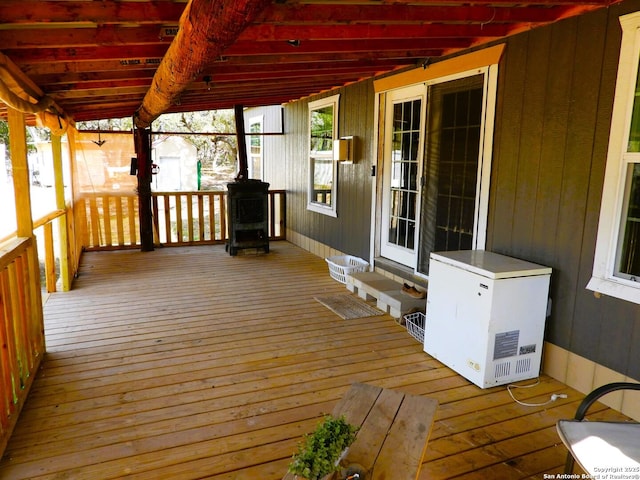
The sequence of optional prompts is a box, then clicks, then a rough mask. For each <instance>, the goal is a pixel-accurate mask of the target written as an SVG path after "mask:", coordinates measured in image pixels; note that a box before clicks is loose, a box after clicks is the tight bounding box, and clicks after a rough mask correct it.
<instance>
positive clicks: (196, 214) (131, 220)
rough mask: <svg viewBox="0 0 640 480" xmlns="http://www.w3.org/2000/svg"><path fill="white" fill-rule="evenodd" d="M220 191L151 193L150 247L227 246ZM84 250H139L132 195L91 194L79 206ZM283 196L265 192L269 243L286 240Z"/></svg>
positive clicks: (223, 196) (223, 194)
mask: <svg viewBox="0 0 640 480" xmlns="http://www.w3.org/2000/svg"><path fill="white" fill-rule="evenodd" d="M226 197H227V194H226V192H224V191H198V192H154V193H153V194H152V209H153V225H154V242H155V243H156V244H159V245H165V246H181V245H211V244H219V243H225V242H226V241H227V238H228V234H227V220H226V219H227V211H226V204H227V202H226ZM77 211H80V212H81V216H82V217H83V218H82V219H81V221H82V223H83V224H84V225H86V229H83V230H84V232H83V235H84V241H83V243H84V248H85V249H87V250H107V249H122V248H134V247H138V246H139V245H140V238H139V233H138V232H139V220H138V198H137V196H135V195H134V194H114V193H105V194H89V195H84V196H83V197H82V198H81V199H79V201H78V202H77ZM285 219H286V193H285V191H284V190H271V191H269V238H270V240H283V239H285V234H286V224H285Z"/></svg>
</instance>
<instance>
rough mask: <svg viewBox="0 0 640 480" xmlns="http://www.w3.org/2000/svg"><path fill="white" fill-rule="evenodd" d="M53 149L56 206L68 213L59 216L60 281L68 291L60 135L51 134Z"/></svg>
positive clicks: (68, 258)
mask: <svg viewBox="0 0 640 480" xmlns="http://www.w3.org/2000/svg"><path fill="white" fill-rule="evenodd" d="M51 149H52V152H53V176H54V186H55V192H56V208H57V209H58V210H64V211H65V212H66V213H65V214H64V215H63V216H62V217H60V218H58V237H59V248H60V282H61V284H62V291H63V292H68V291H69V290H70V289H71V277H70V275H69V262H70V257H69V230H68V220H67V215H68V213H69V212H68V210H67V205H66V201H65V198H64V177H63V174H62V141H61V137H60V136H58V135H53V134H52V135H51Z"/></svg>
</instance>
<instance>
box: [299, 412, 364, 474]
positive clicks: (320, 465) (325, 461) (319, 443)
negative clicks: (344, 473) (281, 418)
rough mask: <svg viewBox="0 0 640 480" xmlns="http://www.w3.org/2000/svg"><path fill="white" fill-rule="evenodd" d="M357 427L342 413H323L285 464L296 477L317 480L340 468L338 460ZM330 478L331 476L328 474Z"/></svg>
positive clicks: (354, 435)
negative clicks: (338, 414)
mask: <svg viewBox="0 0 640 480" xmlns="http://www.w3.org/2000/svg"><path fill="white" fill-rule="evenodd" d="M357 431H358V429H357V427H355V426H354V425H351V424H349V423H348V422H347V421H346V420H345V418H344V416H341V417H339V418H334V417H332V416H331V415H327V416H326V417H325V418H324V420H323V421H322V422H321V423H319V424H318V426H317V427H316V429H315V431H314V432H313V433H310V434H308V435H305V437H304V440H303V441H302V442H301V443H300V444H299V445H298V451H297V452H296V453H295V454H294V455H293V458H292V461H291V463H290V464H289V472H291V473H293V474H294V475H296V478H298V479H307V480H320V479H323V478H325V476H328V475H332V476H333V475H334V474H335V472H337V471H339V470H340V460H341V459H342V457H343V456H344V455H345V454H346V450H347V449H348V448H349V445H351V444H352V443H353V441H354V440H355V438H356V433H357ZM328 478H332V477H328Z"/></svg>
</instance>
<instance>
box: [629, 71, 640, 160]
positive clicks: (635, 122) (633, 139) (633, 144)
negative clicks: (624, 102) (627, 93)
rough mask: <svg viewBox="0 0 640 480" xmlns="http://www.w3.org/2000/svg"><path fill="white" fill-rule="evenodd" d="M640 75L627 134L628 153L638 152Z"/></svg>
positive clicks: (637, 80)
mask: <svg viewBox="0 0 640 480" xmlns="http://www.w3.org/2000/svg"><path fill="white" fill-rule="evenodd" d="M638 98H640V75H638V77H637V78H636V94H635V96H634V100H633V112H632V114H631V131H630V132H629V145H628V146H627V151H628V152H640V101H638Z"/></svg>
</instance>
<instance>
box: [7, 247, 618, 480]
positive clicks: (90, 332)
mask: <svg viewBox="0 0 640 480" xmlns="http://www.w3.org/2000/svg"><path fill="white" fill-rule="evenodd" d="M327 254H328V252H327ZM74 285H75V288H74V289H73V290H72V291H70V292H66V293H54V294H51V295H50V297H49V298H48V299H47V301H46V303H45V305H44V317H45V332H46V335H45V338H46V345H47V353H46V355H45V357H44V359H43V362H42V365H41V368H40V371H39V372H38V374H37V376H36V378H35V380H34V383H33V386H32V389H31V393H30V396H29V399H28V401H27V402H26V404H25V407H24V409H23V411H22V413H21V416H20V418H19V420H18V423H17V426H16V428H15V431H14V433H13V436H12V437H11V439H10V440H9V443H8V446H7V449H6V451H5V456H4V458H3V459H2V462H1V463H0V478H1V479H12V480H20V479H27V478H28V479H32V480H36V479H37V480H44V479H54V478H55V479H60V478H73V479H101V480H106V479H115V478H135V479H162V478H171V479H196V478H216V479H258V478H259V479H262V480H269V479H273V480H276V479H280V478H282V476H283V475H284V473H285V472H286V469H287V465H288V463H289V459H290V457H291V454H292V453H293V452H294V451H295V448H296V445H297V443H298V442H299V441H300V439H301V437H302V435H303V434H304V433H307V432H310V431H311V430H313V428H314V427H315V425H316V423H317V422H318V421H319V419H320V418H321V416H322V415H323V414H325V413H328V412H330V411H331V410H332V408H333V406H334V405H335V403H336V402H337V401H338V399H339V398H340V397H341V396H342V395H343V394H344V393H345V392H346V390H347V389H348V388H349V386H350V385H351V383H353V382H366V383H371V384H374V385H378V386H382V387H387V388H394V389H399V390H402V391H404V392H408V393H412V394H418V395H424V396H429V397H433V398H436V399H437V400H438V401H439V404H440V406H439V408H438V411H437V414H436V417H435V423H434V426H433V430H432V432H431V437H430V441H429V445H428V448H427V453H426V456H425V463H424V464H423V468H422V473H421V476H420V478H423V479H427V478H429V479H444V478H478V479H480V478H482V479H486V478H495V479H501V478H504V479H517V478H522V479H525V478H543V475H544V474H551V473H559V472H561V471H562V466H563V463H564V459H565V454H566V450H565V448H564V447H563V446H562V444H561V443H560V440H559V438H558V436H557V433H556V431H555V422H556V421H557V420H558V419H560V418H568V417H571V416H572V415H573V413H574V412H575V409H576V407H577V405H578V403H579V402H580V400H581V399H582V398H583V394H581V393H579V392H577V391H575V390H573V389H571V388H569V387H567V386H565V385H564V384H562V383H560V382H558V381H556V380H554V379H552V378H550V377H548V376H544V375H543V376H541V378H540V384H539V385H537V386H535V387H532V388H528V389H518V390H516V391H515V392H514V395H515V396H516V397H517V398H518V399H519V400H522V401H523V402H526V403H530V404H541V403H545V402H547V401H548V400H549V397H550V395H551V394H553V393H566V394H567V396H568V398H566V399H563V398H559V399H558V400H557V401H555V402H553V403H550V404H548V405H545V406H538V407H531V406H523V405H519V404H517V403H516V402H515V401H514V400H513V399H512V398H511V396H510V395H509V392H508V391H507V389H506V388H505V387H495V388H491V389H486V390H482V389H480V388H478V387H476V386H475V385H473V384H471V383H470V382H468V381H467V380H466V379H464V378H463V377H461V376H459V375H458V374H456V373H455V372H453V371H452V370H450V369H449V368H446V367H444V366H443V365H442V364H440V363H439V362H438V361H436V360H434V359H432V358H430V357H429V356H428V355H427V354H425V353H424V352H423V351H422V346H421V345H420V344H419V343H418V342H416V341H415V340H414V339H413V338H412V337H410V336H409V335H408V334H407V332H406V330H405V329H404V327H402V326H400V325H398V324H397V323H396V322H395V321H394V320H393V319H392V318H391V317H390V316H388V315H386V314H384V315H380V316H374V317H368V318H360V319H353V320H343V319H341V318H340V317H338V316H337V315H336V314H334V313H333V312H332V311H330V310H329V309H327V308H325V307H324V306H323V305H321V304H320V303H318V302H317V301H315V300H314V297H315V296H319V295H327V294H332V293H335V294H348V292H347V290H346V289H345V288H344V286H343V285H341V284H340V283H338V282H336V281H334V280H332V279H331V278H330V277H329V275H328V272H327V266H326V263H325V262H324V260H323V259H322V256H318V255H314V254H312V253H309V252H307V251H305V250H303V249H301V248H299V247H297V246H294V245H293V244H291V243H288V242H285V241H279V242H274V243H273V244H272V248H271V253H269V254H268V255H264V254H252V253H251V252H248V253H245V254H243V255H239V256H237V257H231V256H229V255H228V254H227V253H226V252H225V248H224V245H209V246H199V247H179V248H159V249H156V250H155V251H153V252H139V251H133V250H125V251H111V252H87V253H85V254H84V255H83V257H82V261H81V264H80V267H79V276H78V278H77V279H76V281H75V284H74ZM522 383H524V384H530V383H533V382H522ZM594 411H596V412H597V416H599V417H601V418H618V417H619V414H618V413H616V412H614V411H613V410H610V409H607V408H605V407H601V408H599V409H595V410H594ZM398 448H402V445H398Z"/></svg>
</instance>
